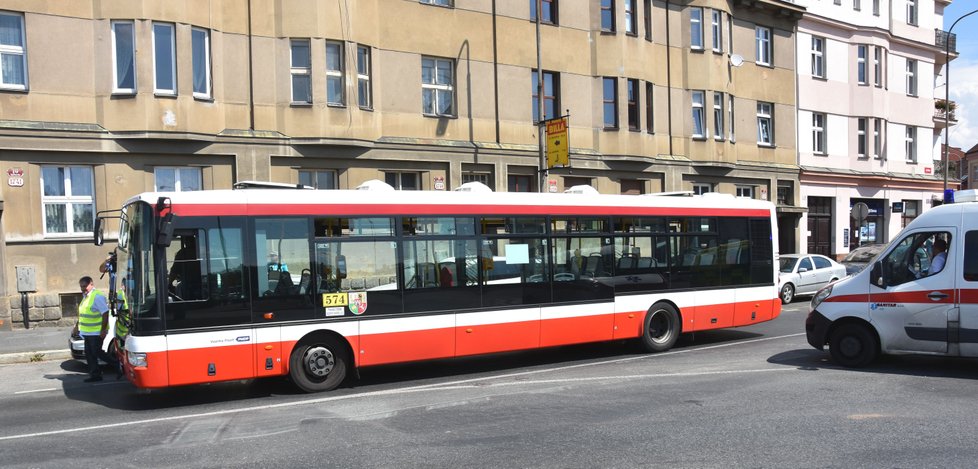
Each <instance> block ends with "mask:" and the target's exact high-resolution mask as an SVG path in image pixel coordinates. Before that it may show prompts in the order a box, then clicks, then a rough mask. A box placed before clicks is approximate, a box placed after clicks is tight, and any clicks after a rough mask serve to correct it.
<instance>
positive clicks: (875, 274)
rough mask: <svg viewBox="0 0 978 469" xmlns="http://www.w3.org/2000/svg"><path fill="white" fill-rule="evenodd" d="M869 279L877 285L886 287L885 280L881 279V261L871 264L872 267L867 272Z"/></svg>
mask: <svg viewBox="0 0 978 469" xmlns="http://www.w3.org/2000/svg"><path fill="white" fill-rule="evenodd" d="M869 281H870V283H872V284H873V285H876V286H877V287H880V288H886V282H885V281H884V280H883V263H882V262H876V263H875V264H873V269H872V270H871V271H870V272H869Z"/></svg>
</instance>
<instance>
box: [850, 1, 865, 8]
mask: <svg viewBox="0 0 978 469" xmlns="http://www.w3.org/2000/svg"><path fill="white" fill-rule="evenodd" d="M852 9H853V10H855V11H860V10H862V9H863V4H862V2H861V1H860V0H852Z"/></svg>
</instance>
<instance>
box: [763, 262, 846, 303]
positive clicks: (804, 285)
mask: <svg viewBox="0 0 978 469" xmlns="http://www.w3.org/2000/svg"><path fill="white" fill-rule="evenodd" d="M846 275H847V274H846V266H844V265H842V264H839V263H838V262H836V261H833V260H832V259H829V258H828V257H825V256H822V255H819V254H781V272H780V273H779V274H778V291H779V292H780V293H779V296H781V302H782V303H784V304H788V303H791V300H793V299H794V298H795V296H799V295H814V294H815V293H816V292H817V291H818V290H819V289H821V288H822V287H824V286H826V285H828V284H830V283H832V282H834V281H836V280H839V279H841V278H844V277H845V276H846Z"/></svg>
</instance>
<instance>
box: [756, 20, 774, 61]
mask: <svg viewBox="0 0 978 469" xmlns="http://www.w3.org/2000/svg"><path fill="white" fill-rule="evenodd" d="M754 39H755V42H756V47H755V49H756V53H757V63H759V64H761V65H771V57H772V53H773V50H772V48H771V45H772V44H771V28H765V27H762V26H757V27H756V28H755V29H754Z"/></svg>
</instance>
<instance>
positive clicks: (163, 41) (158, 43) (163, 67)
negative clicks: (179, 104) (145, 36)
mask: <svg viewBox="0 0 978 469" xmlns="http://www.w3.org/2000/svg"><path fill="white" fill-rule="evenodd" d="M174 40H175V39H174V37H173V25H172V24H169V23H153V76H154V78H155V89H154V90H153V92H154V93H157V94H170V95H172V94H177V67H176V63H177V56H176V46H175V42H174Z"/></svg>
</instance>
